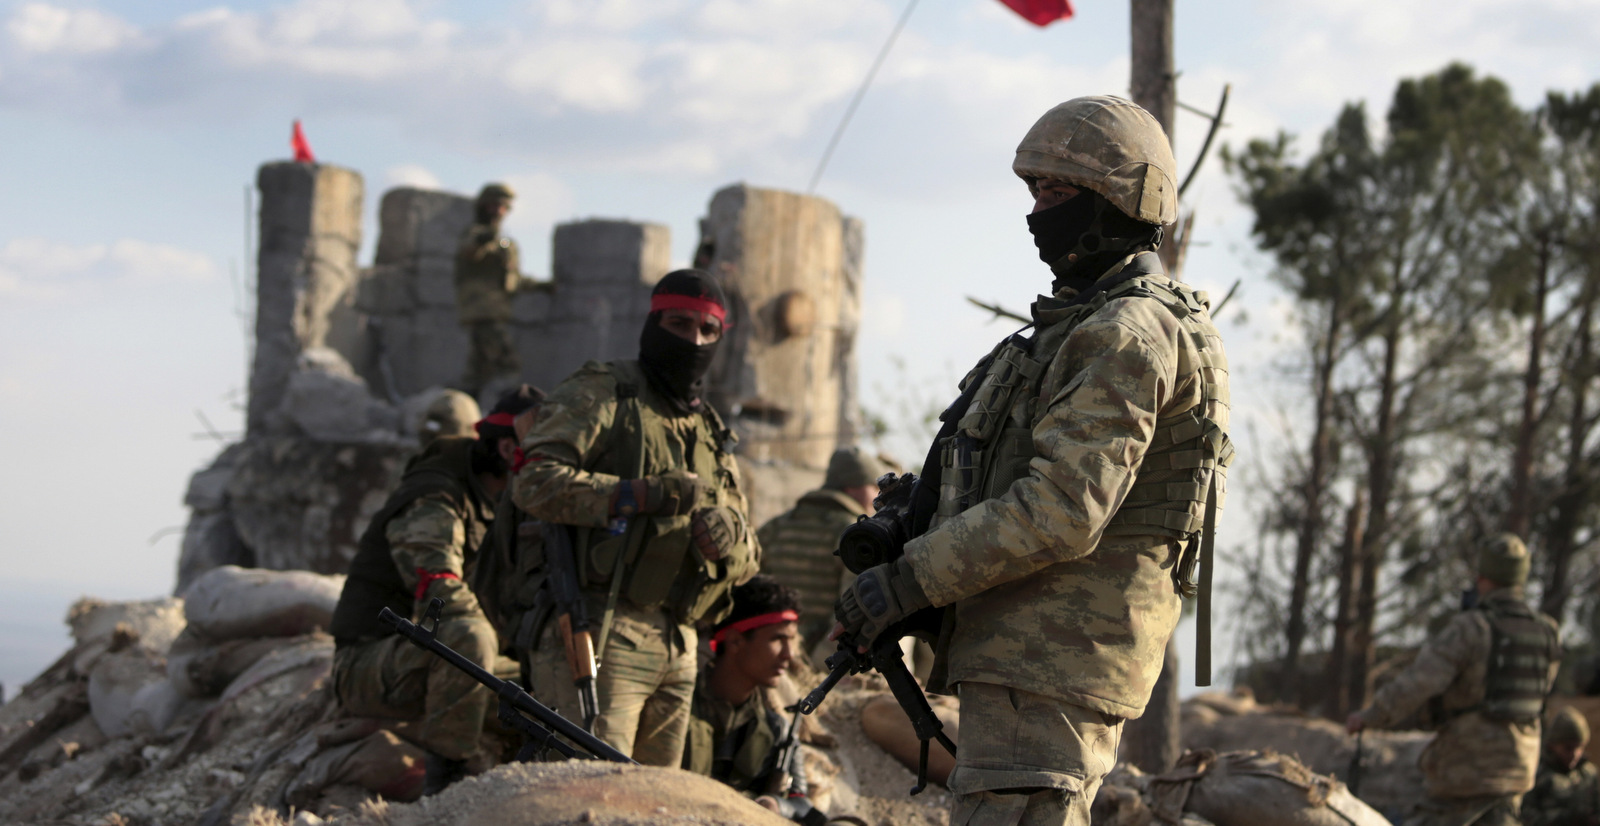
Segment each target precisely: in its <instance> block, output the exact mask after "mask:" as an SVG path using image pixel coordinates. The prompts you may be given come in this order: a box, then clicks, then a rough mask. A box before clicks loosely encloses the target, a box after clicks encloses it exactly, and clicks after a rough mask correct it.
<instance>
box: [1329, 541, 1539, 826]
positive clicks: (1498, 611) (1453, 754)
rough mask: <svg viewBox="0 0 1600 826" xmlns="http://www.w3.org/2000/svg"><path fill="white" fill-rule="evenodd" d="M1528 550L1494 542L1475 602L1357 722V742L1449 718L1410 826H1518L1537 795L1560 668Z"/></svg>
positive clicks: (1428, 761)
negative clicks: (1427, 707)
mask: <svg viewBox="0 0 1600 826" xmlns="http://www.w3.org/2000/svg"><path fill="white" fill-rule="evenodd" d="M1528 566H1529V558H1528V548H1527V546H1526V545H1523V544H1522V540H1521V539H1518V538H1517V537H1516V536H1515V535H1513V534H1508V533H1507V534H1499V535H1497V536H1492V537H1489V538H1488V539H1487V540H1485V542H1484V543H1483V546H1482V547H1481V548H1480V550H1479V556H1478V579H1477V584H1476V594H1477V601H1476V604H1475V605H1473V606H1472V607H1471V608H1470V609H1468V610H1465V611H1462V612H1461V613H1460V614H1458V615H1456V617H1455V618H1454V619H1452V620H1451V621H1450V624H1449V625H1446V626H1445V627H1444V629H1443V630H1441V631H1440V632H1439V633H1438V634H1435V635H1434V636H1432V637H1430V638H1429V639H1428V641H1427V643H1426V644H1424V645H1423V646H1422V651H1421V652H1419V653H1418V654H1417V658H1416V659H1415V660H1413V661H1412V662H1411V664H1410V665H1409V666H1407V667H1406V669H1405V670H1404V671H1402V672H1401V673H1400V674H1398V675H1397V676H1396V677H1395V678H1394V680H1393V681H1391V682H1390V683H1389V684H1387V685H1385V686H1384V687H1383V688H1382V689H1380V690H1379V691H1378V693H1377V694H1376V696H1374V697H1373V698H1372V704H1371V705H1369V706H1367V707H1366V708H1364V709H1361V710H1360V711H1357V712H1354V713H1352V714H1351V715H1350V718H1349V720H1348V721H1347V722H1346V728H1348V729H1349V731H1350V732H1351V733H1352V734H1354V733H1355V732H1358V731H1361V730H1362V729H1364V728H1367V727H1369V726H1370V727H1374V728H1386V727H1389V726H1393V725H1396V724H1397V723H1399V722H1400V721H1401V720H1403V719H1405V718H1406V717H1407V716H1408V715H1410V714H1411V713H1412V712H1413V711H1415V710H1417V709H1418V708H1420V707H1421V706H1422V704H1423V703H1426V702H1429V701H1432V702H1433V703H1434V704H1435V708H1436V709H1437V714H1435V719H1436V720H1437V719H1440V718H1443V723H1442V727H1441V728H1440V729H1439V733H1438V735H1437V736H1435V737H1434V739H1433V742H1432V743H1429V744H1428V748H1427V749H1426V750H1424V751H1423V752H1422V758H1421V760H1420V761H1419V762H1420V763H1421V766H1422V774H1423V777H1424V778H1425V780H1426V783H1427V793H1428V797H1427V799H1426V800H1425V801H1423V803H1422V804H1421V806H1420V807H1419V808H1418V810H1417V812H1416V813H1415V814H1413V815H1411V816H1410V817H1409V818H1407V819H1406V821H1405V826H1468V824H1480V825H1481V826H1516V824H1518V823H1520V821H1519V819H1518V800H1519V798H1521V797H1522V795H1523V793H1524V792H1527V791H1528V790H1529V789H1532V788H1533V781H1534V771H1535V769H1536V768H1537V766H1538V762H1539V716H1540V714H1542V713H1543V711H1544V704H1545V697H1546V695H1548V694H1549V693H1550V687H1551V685H1552V684H1553V683H1554V681H1555V675H1556V669H1557V668H1559V667H1560V665H1561V638H1560V634H1559V632H1558V631H1557V626H1556V621H1555V620H1553V619H1551V618H1549V617H1547V616H1545V615H1544V614H1541V613H1539V612H1538V611H1535V610H1534V609H1533V608H1532V607H1530V606H1529V605H1528V603H1527V602H1526V601H1525V599H1524V597H1523V593H1522V586H1523V584H1524V583H1526V582H1527V581H1528Z"/></svg>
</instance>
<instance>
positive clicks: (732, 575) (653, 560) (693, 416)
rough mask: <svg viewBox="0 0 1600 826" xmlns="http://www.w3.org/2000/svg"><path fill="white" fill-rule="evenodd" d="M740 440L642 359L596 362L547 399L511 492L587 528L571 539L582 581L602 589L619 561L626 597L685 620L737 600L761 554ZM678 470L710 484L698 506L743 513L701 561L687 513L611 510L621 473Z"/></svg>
mask: <svg viewBox="0 0 1600 826" xmlns="http://www.w3.org/2000/svg"><path fill="white" fill-rule="evenodd" d="M622 388H626V389H627V393H621V392H620V390H621V389H622ZM630 411H636V413H635V412H630ZM732 440H733V434H732V433H731V432H730V431H729V430H728V429H727V428H726V427H725V426H724V425H723V423H722V420H721V418H719V417H718V416H717V414H716V412H715V411H714V410H712V409H711V408H710V407H709V405H707V406H705V409H704V410H703V411H702V412H698V413H689V414H682V413H679V412H677V411H676V410H674V409H673V407H672V406H671V405H670V404H669V403H668V402H667V400H666V399H665V398H663V397H662V396H661V395H660V394H658V393H657V392H656V391H655V390H654V389H653V388H651V387H650V385H649V382H648V381H646V380H645V379H644V377H643V373H642V372H641V371H640V369H639V366H638V362H634V361H619V362H611V363H608V364H601V363H599V362H593V361H591V362H589V363H588V364H585V365H584V366H583V367H581V368H579V369H578V371H577V372H576V373H574V374H572V375H571V376H570V377H568V378H567V379H566V380H565V381H563V382H562V383H561V384H559V385H557V386H556V388H555V390H553V391H551V393H550V396H549V397H548V398H547V399H545V401H544V404H543V405H542V406H541V407H540V409H539V418H538V420H537V421H536V422H535V423H534V426H533V429H532V430H530V431H529V432H528V434H527V436H526V438H524V439H523V441H522V451H523V455H524V456H526V457H527V461H526V463H525V464H524V465H523V467H522V469H521V470H519V471H518V472H517V474H516V475H515V476H514V477H513V479H512V483H511V495H512V501H514V502H515V503H516V506H517V507H518V508H521V509H522V510H523V511H524V512H525V513H527V514H528V515H529V516H532V517H534V518H536V519H541V520H544V521H546V522H553V523H557V524H564V525H573V526H576V527H577V528H579V530H578V531H576V534H577V536H576V538H575V542H574V545H575V550H576V552H577V554H578V557H579V558H578V560H577V561H578V567H579V575H580V576H581V577H582V579H583V584H584V586H585V588H586V589H589V590H593V591H600V592H604V591H605V590H607V589H608V587H609V586H610V584H611V577H612V574H613V572H614V571H618V570H621V571H622V574H621V575H622V576H623V577H625V580H624V583H623V585H622V586H621V591H620V595H621V596H622V597H625V598H627V599H628V600H629V601H631V602H632V603H633V604H634V605H636V606H638V607H640V608H644V609H650V608H654V607H656V606H662V607H665V608H667V609H668V610H670V611H672V612H673V613H675V614H676V615H677V617H678V619H679V621H680V622H693V621H696V620H699V619H711V620H712V621H715V620H716V619H718V618H720V616H721V615H724V614H725V613H726V612H727V611H728V610H729V609H730V608H731V607H732V603H731V599H730V598H729V595H728V592H729V591H730V590H731V589H732V588H733V587H734V586H735V585H738V584H740V583H743V582H745V581H746V580H748V579H749V578H750V577H752V576H754V575H755V573H756V570H757V569H758V567H759V566H760V561H761V549H760V545H759V544H757V542H756V539H755V535H754V531H752V530H751V529H750V528H749V527H748V525H749V515H748V514H749V510H748V506H747V505H746V502H745V495H744V492H743V490H742V489H741V485H740V481H739V468H738V465H737V464H736V462H735V460H734V457H733V454H732V453H731V452H729V449H728V445H730V444H731V442H732ZM674 468H679V469H683V470H687V471H689V472H691V473H695V474H697V475H698V476H699V477H700V478H701V480H702V481H704V482H706V483H707V484H706V486H705V493H704V498H702V499H701V501H700V503H699V507H700V508H725V509H726V510H727V511H728V512H729V513H730V514H731V515H732V516H733V518H734V520H735V521H736V522H737V524H738V529H737V531H736V536H735V540H734V546H733V547H732V548H729V549H728V550H727V552H726V553H725V555H724V556H723V557H722V558H721V559H718V560H708V559H703V558H701V557H700V554H699V552H698V551H696V550H695V549H694V548H693V545H692V543H691V542H690V541H689V531H690V526H689V523H690V521H691V517H690V516H687V515H685V516H642V515H641V516H639V517H635V518H634V519H633V520H630V521H629V522H628V523H626V525H625V526H624V525H623V524H622V523H621V520H613V519H612V518H611V517H610V515H609V511H610V506H611V496H612V493H613V492H614V491H615V490H616V488H617V485H618V484H619V483H620V482H622V481H623V480H626V479H636V478H640V477H643V476H653V475H658V474H661V473H665V472H666V471H668V470H672V469H674Z"/></svg>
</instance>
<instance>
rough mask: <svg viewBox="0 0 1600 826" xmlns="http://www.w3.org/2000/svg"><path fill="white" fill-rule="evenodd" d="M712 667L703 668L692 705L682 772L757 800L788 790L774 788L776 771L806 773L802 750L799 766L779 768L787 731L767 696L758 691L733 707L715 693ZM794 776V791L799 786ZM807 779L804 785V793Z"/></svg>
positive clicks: (797, 752)
mask: <svg viewBox="0 0 1600 826" xmlns="http://www.w3.org/2000/svg"><path fill="white" fill-rule="evenodd" d="M709 675H710V668H709V667H707V668H706V669H703V670H701V672H700V678H699V680H698V681H697V682H696V684H695V687H694V702H693V703H692V704H691V706H690V714H691V715H692V716H691V717H690V718H689V734H688V736H687V737H686V738H685V740H684V745H683V768H684V770H685V771H691V772H694V773H695V774H703V775H706V776H707V777H710V778H712V779H713V780H718V781H720V782H723V783H726V784H728V785H729V786H732V787H733V788H735V789H738V790H739V791H741V792H744V793H745V794H747V795H750V796H752V797H755V796H758V795H762V794H769V793H777V792H779V791H786V790H774V789H772V788H770V787H771V786H772V785H773V783H774V781H775V779H776V778H775V773H777V772H780V771H783V772H801V771H804V766H803V763H802V762H801V761H800V760H799V750H798V749H796V750H795V752H794V755H795V761H794V765H791V766H789V767H787V768H783V767H779V766H777V762H778V761H779V760H781V759H782V758H783V755H782V753H781V752H780V751H779V748H780V747H781V745H782V743H781V742H780V741H781V740H782V738H783V736H784V732H785V728H784V724H783V717H782V716H781V715H779V714H778V712H777V711H776V710H774V709H773V707H772V704H770V703H769V702H768V700H767V697H766V693H765V692H764V691H763V690H761V689H756V691H755V692H753V693H752V694H751V695H750V698H749V699H747V700H745V701H744V702H743V703H740V704H738V705H734V704H733V703H730V702H728V701H727V700H722V699H719V698H718V697H717V696H716V694H714V693H713V692H712V690H711V686H710V681H709V679H708V677H709ZM794 785H795V784H794V782H793V778H791V782H790V787H791V788H793V787H794ZM805 787H806V786H805V783H804V781H803V778H802V779H801V783H800V784H799V788H800V789H804V788H805Z"/></svg>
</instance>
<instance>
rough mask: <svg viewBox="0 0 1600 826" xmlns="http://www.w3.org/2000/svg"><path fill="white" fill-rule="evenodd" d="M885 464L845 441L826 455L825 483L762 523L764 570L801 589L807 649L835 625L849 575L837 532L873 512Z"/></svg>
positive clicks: (758, 534)
mask: <svg viewBox="0 0 1600 826" xmlns="http://www.w3.org/2000/svg"><path fill="white" fill-rule="evenodd" d="M884 472H885V468H884V466H883V463H882V462H879V461H878V459H877V458H876V457H874V456H873V455H872V454H870V453H867V452H865V451H863V450H862V449H861V448H859V447H844V448H840V449H838V450H836V451H834V452H833V457H832V458H831V459H829V460H828V474H827V476H826V477H824V478H823V480H822V487H820V488H818V489H816V490H814V491H811V492H810V493H807V494H806V495H804V496H802V497H800V501H799V502H797V503H795V506H794V507H793V508H791V509H789V510H788V511H787V512H785V513H783V514H781V515H779V516H775V517H773V518H772V519H771V520H769V521H768V522H767V524H765V525H762V526H761V530H760V531H759V532H757V534H756V536H757V538H759V539H760V540H761V553H762V560H761V572H762V573H764V574H771V575H773V576H774V577H777V579H778V581H779V582H782V583H783V584H785V585H787V586H789V587H791V588H793V589H795V591H797V592H799V594H800V607H801V609H802V613H803V615H804V616H805V620H804V621H803V622H802V623H801V626H800V632H801V635H802V636H803V637H804V638H805V643H806V646H807V650H809V648H810V646H812V645H815V644H816V643H817V641H818V640H820V639H821V638H822V637H823V636H825V635H826V634H827V633H828V629H829V628H831V627H833V603H834V600H836V599H838V598H839V589H840V587H841V585H842V584H843V580H844V579H845V578H848V577H850V576H851V575H850V573H849V571H847V570H846V569H845V567H844V565H843V564H842V563H841V562H840V561H839V557H837V556H834V555H833V552H834V549H836V548H838V547H839V534H840V533H841V532H842V531H843V530H844V529H845V528H848V527H850V525H852V524H854V523H855V521H856V519H857V518H859V517H860V516H862V515H863V514H865V515H867V516H871V515H872V500H873V499H874V498H875V497H877V495H878V477H879V476H882V475H883V474H884Z"/></svg>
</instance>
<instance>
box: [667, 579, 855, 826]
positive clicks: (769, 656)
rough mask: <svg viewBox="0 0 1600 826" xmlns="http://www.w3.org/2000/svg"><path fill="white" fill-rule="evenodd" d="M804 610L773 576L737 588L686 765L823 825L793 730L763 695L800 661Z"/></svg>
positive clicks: (700, 695)
mask: <svg viewBox="0 0 1600 826" xmlns="http://www.w3.org/2000/svg"><path fill="white" fill-rule="evenodd" d="M799 609H800V595H799V594H798V593H796V592H795V590H794V589H793V588H789V587H788V586H785V585H782V584H780V583H779V582H778V580H776V579H774V578H773V577H771V576H767V575H765V574H763V575H760V576H757V577H755V578H754V579H752V580H750V581H749V582H747V583H745V584H744V585H741V586H739V587H738V588H735V589H733V613H731V614H729V615H728V617H727V618H726V619H724V620H723V621H722V622H720V623H717V625H716V626H715V627H714V630H713V632H712V636H711V653H712V656H713V657H714V659H713V660H712V661H711V664H710V665H709V666H707V667H706V668H705V669H703V670H702V671H701V672H700V680H699V682H698V683H697V684H696V685H695V689H694V704H693V706H692V714H693V717H692V718H691V719H690V720H689V736H688V742H687V743H686V744H685V745H684V749H683V767H684V768H685V769H687V770H689V771H692V772H695V773H696V774H704V775H708V776H710V777H711V778H712V779H714V780H720V781H722V782H723V783H726V784H728V785H729V786H732V787H733V788H735V789H738V790H739V791H741V792H744V793H745V794H746V795H749V796H750V797H753V798H755V799H756V802H758V803H760V804H761V805H763V806H766V807H767V808H769V809H772V810H774V811H776V812H778V813H780V814H782V815H784V816H786V817H789V818H790V819H792V820H795V821H796V822H799V823H810V822H813V820H814V821H815V822H817V823H822V822H824V821H825V820H826V818H824V817H822V815H821V813H820V812H817V811H816V810H815V809H813V808H812V807H811V803H810V802H809V801H808V800H807V799H806V792H807V784H806V776H805V764H804V762H803V760H802V758H801V755H800V748H799V744H798V742H796V741H795V732H794V730H793V727H792V726H791V725H790V724H789V722H786V721H785V718H784V717H783V715H782V714H781V713H780V709H777V708H774V707H773V706H772V705H771V704H770V702H769V698H768V697H767V695H766V692H764V691H762V689H763V688H774V687H776V686H777V685H778V681H779V680H780V679H782V677H783V675H784V673H785V672H786V671H788V670H789V663H790V662H792V661H793V659H794V651H795V646H796V645H797V644H798V643H799V640H800V632H799V624H798V623H799V619H800V611H799ZM790 719H791V720H792V718H790Z"/></svg>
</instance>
